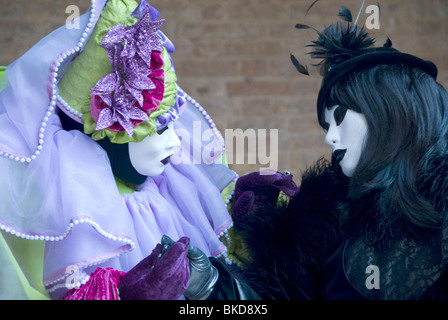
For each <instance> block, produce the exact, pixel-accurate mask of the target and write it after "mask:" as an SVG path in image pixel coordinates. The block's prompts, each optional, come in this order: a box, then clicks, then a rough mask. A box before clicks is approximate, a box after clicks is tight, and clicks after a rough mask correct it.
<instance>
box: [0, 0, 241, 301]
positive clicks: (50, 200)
mask: <svg viewBox="0 0 448 320" xmlns="http://www.w3.org/2000/svg"><path fill="white" fill-rule="evenodd" d="M104 3H105V1H99V0H98V1H96V8H97V10H96V18H97V17H98V14H99V11H100V9H101V8H102V7H103V5H104ZM88 20H89V12H87V13H86V14H85V15H83V16H81V17H80V24H81V28H80V29H67V28H66V27H65V26H63V27H61V28H59V29H58V30H56V31H54V32H53V33H51V34H50V35H48V36H47V37H45V38H44V39H42V40H41V41H40V42H39V43H38V44H36V45H35V46H34V47H33V48H32V49H31V50H29V51H28V52H27V53H26V54H25V55H24V56H22V57H21V58H19V59H18V60H17V61H15V62H14V63H12V64H11V65H10V66H9V67H8V68H7V70H6V74H7V77H8V80H9V82H8V84H7V86H6V87H5V89H4V90H3V91H2V92H1V93H0V128H1V130H0V185H2V188H0V228H1V229H2V230H4V231H5V232H9V233H11V234H13V235H16V236H19V237H23V238H26V239H30V240H34V241H41V240H44V241H46V246H45V261H44V283H45V284H46V286H47V288H48V289H49V290H50V291H51V292H53V291H52V290H53V289H55V288H57V287H58V286H60V287H62V288H65V282H64V281H65V277H66V276H67V274H66V268H67V267H69V266H75V267H78V268H79V270H80V272H79V277H80V280H82V279H84V278H85V277H87V275H88V274H89V273H91V272H93V271H94V270H95V269H96V267H97V266H103V267H113V268H115V269H116V270H120V271H125V272H127V271H129V270H130V269H132V268H133V267H134V266H135V265H136V264H137V263H138V262H140V261H141V260H142V259H144V258H145V257H147V256H148V255H149V254H150V253H151V252H152V250H153V248H154V247H155V246H156V244H157V243H158V242H159V241H160V239H161V236H162V235H163V234H167V235H169V236H170V237H171V238H173V239H179V238H181V237H183V236H187V237H189V238H190V239H191V244H192V245H194V246H197V247H198V248H200V249H201V250H203V251H204V252H205V253H207V254H209V255H211V256H216V255H219V254H220V253H222V252H223V251H224V250H225V247H224V245H223V244H222V243H221V242H220V241H219V238H218V235H219V234H220V233H221V232H222V231H224V230H226V229H227V228H229V227H230V226H231V223H232V221H231V218H230V215H229V213H228V212H227V209H226V207H225V205H224V203H223V199H222V197H221V194H220V192H221V190H222V189H224V188H225V187H226V186H227V185H228V184H229V183H231V182H232V181H234V180H235V179H236V174H235V173H234V172H233V171H231V170H229V169H228V168H227V167H225V166H224V165H221V164H218V163H211V164H210V161H212V160H213V159H215V158H217V157H219V156H220V153H221V152H222V149H219V152H215V154H213V155H210V156H206V157H205V158H204V159H206V160H207V162H206V161H201V159H199V161H197V159H196V158H195V157H196V156H197V155H201V154H202V153H204V152H203V151H204V150H205V148H207V147H208V145H209V144H208V141H207V143H206V142H204V141H202V137H203V135H202V134H203V133H204V132H207V133H209V132H212V131H211V130H212V129H213V128H212V124H211V123H210V121H209V119H206V116H207V115H206V114H204V113H202V112H200V111H198V108H197V106H196V105H195V104H193V103H192V102H191V101H192V100H191V98H189V97H188V95H187V94H184V99H185V102H184V103H183V107H182V110H181V111H182V114H180V115H179V116H178V118H177V120H176V121H175V122H174V127H175V129H176V130H180V131H179V132H187V133H190V135H189V137H190V139H188V141H187V139H185V137H183V139H182V140H183V141H182V143H183V144H184V145H187V146H188V147H187V148H186V149H185V150H184V149H182V150H183V156H185V157H186V158H189V159H192V161H193V162H190V163H180V164H174V163H173V164H168V165H167V166H166V170H165V171H164V173H163V174H162V175H160V176H158V177H149V178H148V179H147V180H146V182H145V183H144V184H143V185H141V186H140V188H139V190H138V191H136V192H134V193H132V194H125V195H120V193H119V191H118V188H117V185H116V181H115V178H114V176H113V174H112V171H111V168H110V165H109V162H108V159H107V155H106V153H105V151H104V150H103V149H102V148H101V147H100V146H99V145H98V144H97V143H96V142H95V141H93V140H92V139H91V138H89V137H88V136H86V135H85V134H83V133H81V132H79V131H76V130H75V131H65V130H63V129H62V127H61V124H60V121H59V118H58V116H57V114H56V109H55V108H54V105H53V104H52V103H51V101H52V100H51V98H52V96H51V95H50V96H49V95H48V93H47V80H48V79H50V82H49V83H50V89H51V84H52V83H53V82H52V79H53V78H52V77H53V76H54V74H53V73H52V72H51V70H50V66H51V65H52V64H53V65H57V63H53V59H55V58H57V57H59V56H62V54H63V53H64V52H69V51H70V50H71V49H72V48H74V47H75V46H76V44H77V43H78V42H79V39H80V38H81V37H82V36H83V35H82V34H83V32H84V28H85V26H86V25H87V23H88ZM94 22H95V21H93V23H94ZM67 60H70V59H67ZM63 70H64V64H61V65H60V67H59V73H62V72H63ZM55 92H57V89H55V90H54V91H53V90H50V94H54V93H55ZM198 127H200V130H199V132H198V134H196V135H194V134H192V130H193V129H195V128H198ZM42 129H43V130H42ZM176 132H177V131H176ZM212 137H213V138H214V139H215V140H216V142H217V143H218V144H221V143H222V137H220V136H219V135H217V134H216V133H213V135H212ZM195 159H196V160H195ZM52 294H53V295H54V297H58V294H62V293H61V292H58V291H54V292H53V293H52ZM59 297H60V296H59Z"/></svg>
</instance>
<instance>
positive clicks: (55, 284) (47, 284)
mask: <svg viewBox="0 0 448 320" xmlns="http://www.w3.org/2000/svg"><path fill="white" fill-rule="evenodd" d="M82 223H87V224H89V225H90V226H91V227H93V228H94V229H95V231H97V232H98V233H99V234H100V235H102V236H103V237H105V238H106V239H109V240H112V241H117V242H121V243H123V244H124V245H125V246H127V247H128V248H127V249H126V250H123V251H122V252H121V253H119V254H117V255H115V256H116V257H117V256H119V255H121V254H122V253H124V252H128V251H132V250H134V249H135V246H136V244H135V242H134V241H132V240H131V239H128V238H126V237H121V236H116V235H113V234H110V233H108V232H106V231H104V230H103V229H102V228H101V227H100V225H99V224H98V223H97V222H95V221H94V220H92V219H90V218H84V217H79V218H77V219H72V221H71V222H70V223H69V225H68V227H67V230H66V231H65V233H64V234H63V235H61V236H59V237H50V236H37V238H36V236H35V237H34V238H31V237H27V236H26V235H25V239H30V240H45V241H60V240H64V239H65V238H67V237H68V236H69V235H70V233H71V232H72V229H73V228H74V227H75V226H76V225H79V224H82ZM5 231H6V230H5ZM11 233H12V232H11ZM16 235H17V236H21V235H19V234H17V233H16ZM107 260H109V258H107V259H103V260H98V261H95V262H94V263H91V264H88V265H85V266H84V265H83V266H82V268H80V269H84V268H88V267H91V266H95V265H98V264H101V263H103V262H105V261H107ZM67 277H68V275H64V276H62V277H59V278H57V279H54V280H51V281H44V285H45V287H49V289H48V291H49V292H52V291H54V290H56V289H57V288H58V287H60V286H64V287H65V283H64V284H62V285H61V284H60V282H61V281H63V280H64V279H65V278H67ZM87 280H88V279H86V278H84V279H83V281H84V282H83V283H85V282H86V281H87ZM83 283H82V284H83ZM78 284H79V283H78ZM76 285H77V284H75V286H76Z"/></svg>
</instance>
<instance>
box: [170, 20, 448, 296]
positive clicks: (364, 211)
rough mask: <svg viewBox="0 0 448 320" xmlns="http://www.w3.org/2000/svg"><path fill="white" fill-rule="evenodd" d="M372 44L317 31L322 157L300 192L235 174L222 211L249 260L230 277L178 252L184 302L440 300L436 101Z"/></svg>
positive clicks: (443, 279) (444, 116)
mask: <svg viewBox="0 0 448 320" xmlns="http://www.w3.org/2000/svg"><path fill="white" fill-rule="evenodd" d="M302 28H306V26H302ZM374 43H375V39H373V38H372V37H371V36H369V35H368V34H367V33H366V32H365V30H364V29H362V28H358V27H357V26H356V23H355V24H353V23H350V22H341V23H336V24H333V25H331V26H329V27H327V28H326V29H325V30H324V31H323V32H318V38H317V40H316V41H313V42H312V44H311V47H312V48H313V52H312V53H311V55H312V57H313V58H318V59H322V61H321V63H320V64H319V66H320V67H321V69H322V74H323V81H322V86H321V89H320V92H319V96H318V101H317V117H318V120H319V123H320V125H321V127H322V128H323V129H324V130H325V131H326V136H325V142H326V143H327V144H329V145H330V146H331V148H332V151H333V157H332V160H331V162H330V161H325V160H321V161H319V162H317V164H316V165H315V166H313V167H311V168H309V169H308V170H307V171H306V172H304V174H303V175H302V177H301V183H300V191H299V190H298V188H297V190H294V189H295V185H294V183H293V181H292V179H291V176H288V175H283V174H279V173H277V174H276V175H272V176H263V175H260V173H258V172H254V173H251V174H249V175H246V176H243V177H241V178H240V179H239V181H238V182H237V186H236V189H235V195H234V200H233V201H234V202H233V213H234V221H235V228H237V229H238V230H239V232H240V234H241V235H242V237H243V239H244V243H245V244H246V246H247V250H248V253H249V256H250V258H249V259H248V260H247V261H246V263H245V265H244V268H243V270H242V271H241V272H240V273H239V274H238V276H235V273H231V272H230V271H229V270H228V269H227V268H226V267H225V266H224V265H223V264H222V263H220V262H219V261H218V260H216V259H213V258H212V259H210V260H209V259H207V258H206V257H204V256H202V257H200V254H198V253H197V251H196V253H194V249H190V252H189V257H190V258H191V259H190V264H191V278H190V286H189V289H187V292H186V294H185V296H186V297H187V298H188V297H190V298H194V297H195V296H196V297H197V296H200V297H202V298H208V299H447V298H448V272H447V266H448V229H447V213H448V207H447V205H448V180H447V179H446V176H447V173H448V94H447V91H446V89H444V88H443V87H442V86H441V85H440V84H438V83H437V81H436V77H437V68H436V66H435V65H434V64H433V63H431V62H429V61H424V60H421V59H419V58H417V57H415V56H412V55H409V54H405V53H402V52H400V51H398V50H396V49H394V48H392V44H391V42H390V41H389V40H388V41H387V43H386V44H385V45H384V46H383V47H374ZM292 60H293V62H294V64H295V65H296V67H297V69H298V71H299V72H301V73H307V68H305V67H303V66H302V65H301V64H300V63H299V62H298V61H297V60H296V59H295V58H294V57H293V56H292ZM285 190H286V191H287V192H285V194H286V195H289V196H290V197H284V199H287V200H285V201H278V200H277V198H278V195H279V192H280V191H285ZM171 242H172V241H171V240H169V239H164V240H163V241H162V244H164V245H165V246H166V247H169V246H170V244H171ZM198 257H199V258H198ZM198 274H200V275H201V276H197V275H198ZM189 290H190V291H192V292H190V291H189ZM198 293H201V294H198Z"/></svg>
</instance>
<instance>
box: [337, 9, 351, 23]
mask: <svg viewBox="0 0 448 320" xmlns="http://www.w3.org/2000/svg"><path fill="white" fill-rule="evenodd" d="M338 16H339V17H341V18H342V20H344V21H347V22H352V21H353V18H352V13H351V12H350V10H349V9H347V8H346V7H344V6H341V7H340V8H339V14H338Z"/></svg>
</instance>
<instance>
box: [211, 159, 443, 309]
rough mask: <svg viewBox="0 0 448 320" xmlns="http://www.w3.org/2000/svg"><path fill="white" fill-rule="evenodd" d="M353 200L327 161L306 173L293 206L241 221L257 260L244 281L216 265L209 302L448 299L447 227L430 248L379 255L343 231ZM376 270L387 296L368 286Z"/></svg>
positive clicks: (399, 246) (397, 243)
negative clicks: (341, 226)
mask: <svg viewBox="0 0 448 320" xmlns="http://www.w3.org/2000/svg"><path fill="white" fill-rule="evenodd" d="M444 169H445V170H440V173H439V174H438V175H440V178H441V179H440V180H439V181H441V182H443V183H441V185H440V188H438V192H437V194H433V197H434V199H443V198H446V195H447V194H448V189H447V188H448V181H446V182H445V179H444V178H443V177H444V176H445V173H446V172H447V170H448V163H447V164H446V165H445V166H444ZM444 195H445V196H444ZM346 197H347V179H346V178H345V177H343V176H342V174H341V173H339V171H338V168H337V167H336V166H332V165H330V164H328V163H327V162H325V161H320V162H318V163H317V164H316V166H315V167H313V168H311V169H309V170H308V171H307V172H306V173H304V175H303V177H302V183H301V185H300V192H299V194H298V195H297V196H295V197H294V198H292V199H291V200H290V201H289V204H288V205H286V206H280V207H277V206H270V207H266V206H264V207H261V208H259V209H258V210H257V211H256V212H253V213H251V215H250V216H248V217H246V219H245V220H244V222H236V223H235V227H236V228H237V229H238V230H240V231H241V232H242V234H243V235H244V239H245V241H246V242H247V244H248V246H249V248H250V250H251V252H252V253H253V261H252V263H250V265H248V266H247V269H246V270H245V271H244V272H243V273H242V276H241V278H240V279H239V280H236V278H235V276H234V275H232V273H231V272H229V271H228V269H227V268H226V267H224V266H223V265H222V263H221V262H220V261H218V260H216V259H212V263H213V265H214V266H215V267H216V268H217V269H218V271H219V280H218V282H217V283H216V285H215V288H214V290H213V292H212V294H211V296H210V297H209V299H219V300H228V299H231V300H233V299H337V300H341V299H344V300H345V299H400V300H401V299H447V298H448V272H447V266H448V263H447V254H448V237H447V236H448V229H447V227H446V225H444V226H443V228H442V229H441V230H440V231H439V232H438V233H437V234H434V236H433V237H432V238H431V239H430V240H428V242H427V243H421V244H418V243H416V244H413V243H412V241H407V240H406V239H403V238H402V237H398V238H397V239H395V240H394V241H392V243H391V244H390V248H383V249H381V248H377V249H376V250H379V252H380V253H381V254H378V255H377V254H375V250H373V249H372V248H370V247H367V246H364V245H363V244H362V240H361V241H356V240H355V241H354V240H351V239H350V235H349V234H348V235H347V234H343V233H342V232H341V231H340V230H339V219H340V218H341V216H342V215H344V211H345V210H347V209H346V205H347V200H346ZM444 201H446V200H444ZM365 203H366V204H367V203H368V202H365ZM369 205H370V204H369ZM372 208H374V207H370V208H365V207H363V206H360V207H356V208H355V207H353V208H351V209H350V210H367V211H369V210H372ZM367 211H366V213H367V214H370V213H369V212H367ZM405 246H407V247H405ZM378 256H381V257H386V258H384V259H383V260H378V259H377V257H378ZM369 265H377V266H378V268H379V270H380V275H379V279H380V288H379V289H375V288H372V289H368V288H367V287H366V280H367V277H368V276H369V274H366V268H367V267H368V266H369Z"/></svg>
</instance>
